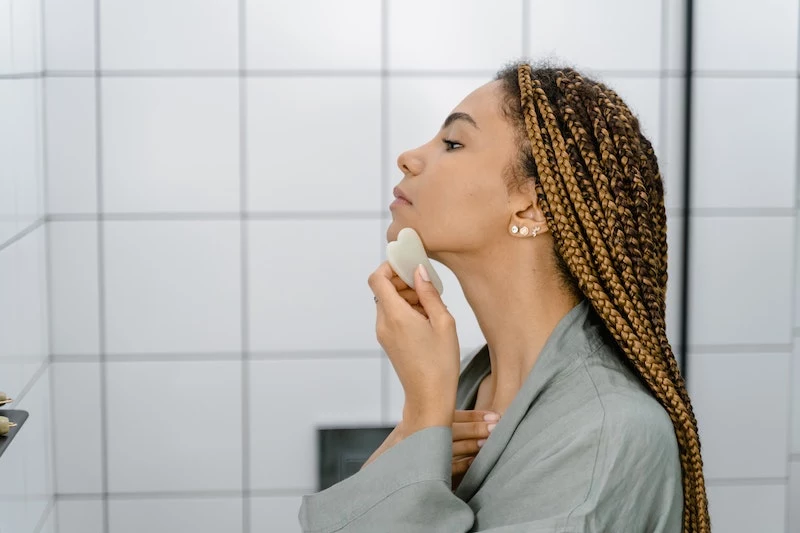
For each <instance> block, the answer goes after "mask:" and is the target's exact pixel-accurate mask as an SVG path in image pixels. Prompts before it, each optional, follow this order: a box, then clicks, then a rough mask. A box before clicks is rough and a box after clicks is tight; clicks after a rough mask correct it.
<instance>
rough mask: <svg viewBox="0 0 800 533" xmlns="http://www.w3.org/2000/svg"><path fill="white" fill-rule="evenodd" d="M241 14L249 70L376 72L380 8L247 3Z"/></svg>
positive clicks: (368, 3) (343, 2) (303, 0)
mask: <svg viewBox="0 0 800 533" xmlns="http://www.w3.org/2000/svg"><path fill="white" fill-rule="evenodd" d="M245 9H246V13H247V18H246V35H247V67H248V68H249V69H281V70H282V69H287V70H296V69H324V70H331V69H334V70H336V69H359V70H366V69H369V70H377V69H379V68H381V3H380V2H374V1H373V0H340V1H338V2H328V1H326V0H295V1H293V2H262V1H259V0H247V1H246V8H245ZM298 116H300V114H298Z"/></svg>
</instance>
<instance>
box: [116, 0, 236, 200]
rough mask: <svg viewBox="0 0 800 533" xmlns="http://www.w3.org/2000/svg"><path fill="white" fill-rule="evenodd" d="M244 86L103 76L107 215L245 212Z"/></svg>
mask: <svg viewBox="0 0 800 533" xmlns="http://www.w3.org/2000/svg"><path fill="white" fill-rule="evenodd" d="M131 5H132V6H134V7H135V6H139V5H140V4H139V3H137V4H131ZM137 9H138V7H137ZM137 32H138V30H137ZM238 83H239V82H238V80H236V79H233V78H224V79H223V78H217V79H209V78H205V79H192V78H170V79H165V78H160V79H159V78H149V79H148V78H107V79H104V80H103V110H102V112H103V194H104V198H103V201H104V209H105V211H106V212H152V211H156V212H164V211H167V212H175V211H201V212H202V211H238V210H239V89H238Z"/></svg>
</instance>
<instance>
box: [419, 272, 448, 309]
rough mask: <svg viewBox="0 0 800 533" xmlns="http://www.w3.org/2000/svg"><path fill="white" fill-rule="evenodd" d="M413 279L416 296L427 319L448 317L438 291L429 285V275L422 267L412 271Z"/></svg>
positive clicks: (431, 284)
mask: <svg viewBox="0 0 800 533" xmlns="http://www.w3.org/2000/svg"><path fill="white" fill-rule="evenodd" d="M414 278H415V279H414V289H415V290H416V292H417V296H419V303H420V304H421V305H422V308H423V309H425V312H426V313H427V314H428V317H430V318H431V320H433V319H434V317H436V316H440V315H442V314H447V315H448V316H449V314H450V313H449V312H448V311H447V306H446V305H444V302H443V301H442V298H441V296H439V291H437V290H436V287H435V286H434V285H433V283H431V278H430V275H429V274H428V271H427V270H426V269H425V266H424V265H422V264H420V265H419V266H417V269H416V270H415V271H414Z"/></svg>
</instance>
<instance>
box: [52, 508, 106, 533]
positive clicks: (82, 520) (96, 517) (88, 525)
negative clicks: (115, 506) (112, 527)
mask: <svg viewBox="0 0 800 533" xmlns="http://www.w3.org/2000/svg"><path fill="white" fill-rule="evenodd" d="M56 516H57V520H58V533H105V532H104V531H103V502H102V500H58V503H56Z"/></svg>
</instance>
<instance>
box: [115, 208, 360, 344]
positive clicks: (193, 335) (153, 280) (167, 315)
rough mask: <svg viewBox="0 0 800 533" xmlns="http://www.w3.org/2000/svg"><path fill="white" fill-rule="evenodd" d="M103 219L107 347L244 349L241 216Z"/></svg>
mask: <svg viewBox="0 0 800 533" xmlns="http://www.w3.org/2000/svg"><path fill="white" fill-rule="evenodd" d="M105 224H106V226H105V233H104V253H105V274H106V275H105V284H106V293H105V297H106V338H107V345H108V351H109V352H111V353H148V352H150V353H152V352H156V353H164V352H180V353H187V352H195V353H210V352H211V353H213V352H231V351H239V350H240V349H241V332H240V329H241V324H240V320H241V310H240V307H241V297H240V296H241V295H240V293H241V287H240V281H239V278H240V246H239V242H240V234H239V230H240V228H239V222H235V221H199V220H195V221H158V222H154V221H135V222H122V221H119V222H106V223H105ZM370 303H371V302H370Z"/></svg>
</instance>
